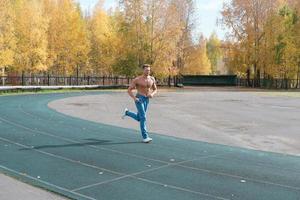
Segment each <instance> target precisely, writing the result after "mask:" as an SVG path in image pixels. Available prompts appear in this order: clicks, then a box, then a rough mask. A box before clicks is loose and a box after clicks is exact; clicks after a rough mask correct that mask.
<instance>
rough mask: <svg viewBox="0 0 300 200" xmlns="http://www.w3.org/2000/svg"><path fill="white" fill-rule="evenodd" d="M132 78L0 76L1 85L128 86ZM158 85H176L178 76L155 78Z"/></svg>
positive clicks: (178, 79)
mask: <svg viewBox="0 0 300 200" xmlns="http://www.w3.org/2000/svg"><path fill="white" fill-rule="evenodd" d="M132 80H133V78H129V77H121V76H80V77H76V76H75V77H74V76H68V77H61V76H50V75H47V76H0V85H1V86H74V85H99V86H117V85H121V86H128V85H130V84H131V82H132ZM156 81H157V84H158V85H159V86H177V84H178V83H180V78H178V77H169V78H162V79H156Z"/></svg>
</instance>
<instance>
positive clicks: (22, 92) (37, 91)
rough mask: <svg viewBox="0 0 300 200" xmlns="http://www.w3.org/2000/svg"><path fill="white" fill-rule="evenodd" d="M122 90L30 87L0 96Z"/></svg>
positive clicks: (4, 92)
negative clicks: (29, 88)
mask: <svg viewBox="0 0 300 200" xmlns="http://www.w3.org/2000/svg"><path fill="white" fill-rule="evenodd" d="M103 90H105V91H124V89H32V90H20V89H19V90H12V91H0V96H10V95H25V94H51V93H75V92H76V93H78V92H99V91H103Z"/></svg>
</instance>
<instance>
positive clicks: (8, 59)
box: [0, 0, 16, 69]
mask: <svg viewBox="0 0 300 200" xmlns="http://www.w3.org/2000/svg"><path fill="white" fill-rule="evenodd" d="M14 21H15V13H14V10H13V2H12V0H2V1H0V68H1V67H3V69H4V67H11V66H12V65H13V63H14V54H15V50H16V37H15V26H14Z"/></svg>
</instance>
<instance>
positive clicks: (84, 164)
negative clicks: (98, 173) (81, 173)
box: [0, 137, 124, 176]
mask: <svg viewBox="0 0 300 200" xmlns="http://www.w3.org/2000/svg"><path fill="white" fill-rule="evenodd" d="M0 140H2V141H5V142H8V143H11V144H14V145H16V146H20V147H23V148H28V149H31V150H32V151H36V152H39V153H41V154H45V155H47V156H50V157H54V158H58V159H61V160H65V161H68V162H72V163H75V164H78V165H82V166H85V167H90V168H93V169H97V170H103V171H106V172H109V173H112V174H115V175H122V176H123V175H124V173H120V172H116V171H113V170H109V169H105V168H102V167H98V166H95V165H91V164H88V163H85V162H81V161H78V160H73V159H71V158H67V157H64V156H60V155H56V154H52V153H48V152H45V151H41V150H38V149H34V148H31V147H30V146H27V145H24V144H20V143H17V142H14V141H12V140H9V139H6V138H3V137H0Z"/></svg>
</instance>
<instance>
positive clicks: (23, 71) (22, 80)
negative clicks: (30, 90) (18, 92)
mask: <svg viewBox="0 0 300 200" xmlns="http://www.w3.org/2000/svg"><path fill="white" fill-rule="evenodd" d="M21 81H22V85H23V86H24V71H22V79H21Z"/></svg>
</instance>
